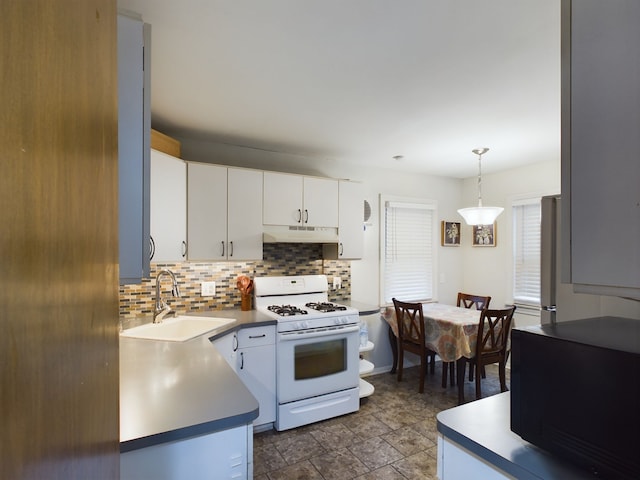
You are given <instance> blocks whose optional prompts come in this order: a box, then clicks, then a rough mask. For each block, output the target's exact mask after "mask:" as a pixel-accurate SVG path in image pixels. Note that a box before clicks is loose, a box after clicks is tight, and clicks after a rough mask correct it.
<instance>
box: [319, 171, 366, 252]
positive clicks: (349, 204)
mask: <svg viewBox="0 0 640 480" xmlns="http://www.w3.org/2000/svg"><path fill="white" fill-rule="evenodd" d="M339 207H340V210H339V215H340V218H339V220H340V222H339V226H338V245H337V247H334V246H333V245H327V246H326V247H325V249H324V251H325V254H324V257H325V258H337V259H340V260H347V259H358V258H362V253H363V251H364V187H363V186H362V183H358V182H350V181H348V180H340V183H339ZM331 250H335V254H333V253H329V252H330V251H331Z"/></svg>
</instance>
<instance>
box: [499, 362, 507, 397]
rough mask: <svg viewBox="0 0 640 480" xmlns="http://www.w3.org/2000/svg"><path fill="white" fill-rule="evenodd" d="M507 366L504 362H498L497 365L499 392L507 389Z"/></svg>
mask: <svg viewBox="0 0 640 480" xmlns="http://www.w3.org/2000/svg"><path fill="white" fill-rule="evenodd" d="M506 370H507V366H506V362H500V365H499V367H498V375H499V376H500V391H501V392H506V391H507V390H508V388H507V372H506Z"/></svg>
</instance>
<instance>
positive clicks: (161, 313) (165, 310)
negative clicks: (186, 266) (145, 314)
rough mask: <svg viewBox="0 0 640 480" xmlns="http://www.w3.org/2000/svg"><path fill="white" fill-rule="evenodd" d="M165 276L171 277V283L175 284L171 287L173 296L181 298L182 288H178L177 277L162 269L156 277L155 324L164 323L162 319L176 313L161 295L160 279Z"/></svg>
mask: <svg viewBox="0 0 640 480" xmlns="http://www.w3.org/2000/svg"><path fill="white" fill-rule="evenodd" d="M163 275H169V276H170V277H171V281H172V282H173V284H172V286H171V294H172V295H173V296H174V297H178V298H180V288H179V287H178V281H177V280H176V276H175V275H174V273H173V272H172V271H171V270H167V269H162V270H160V271H159V272H158V274H157V275H156V307H155V309H154V312H153V323H162V319H163V318H164V317H165V316H167V315H169V314H170V313H173V314H175V313H176V312H175V311H173V310H171V307H170V306H169V305H168V304H167V303H166V302H165V301H164V300H163V299H162V296H161V294H160V278H161V277H162V276H163Z"/></svg>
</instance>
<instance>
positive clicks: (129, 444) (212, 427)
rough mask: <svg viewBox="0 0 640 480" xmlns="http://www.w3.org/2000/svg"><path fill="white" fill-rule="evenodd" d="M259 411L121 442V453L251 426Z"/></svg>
mask: <svg viewBox="0 0 640 480" xmlns="http://www.w3.org/2000/svg"><path fill="white" fill-rule="evenodd" d="M258 414H259V409H258V408H256V409H255V410H252V411H250V412H246V413H242V414H239V415H234V416H232V417H226V418H222V419H218V420H213V421H211V422H205V423H200V424H198V425H190V426H188V427H183V428H179V429H176V430H172V431H170V432H162V433H158V434H156V435H150V436H148V437H142V438H136V439H133V440H127V441H124V442H120V453H126V452H132V451H134V450H140V449H141V448H146V447H152V446H154V445H160V444H163V443H169V442H175V441H178V440H184V439H187V438H191V437H197V436H200V435H209V434H212V433H216V432H219V431H222V430H227V429H229V428H235V427H239V426H241V425H244V424H251V422H253V421H254V420H255V419H256V418H258Z"/></svg>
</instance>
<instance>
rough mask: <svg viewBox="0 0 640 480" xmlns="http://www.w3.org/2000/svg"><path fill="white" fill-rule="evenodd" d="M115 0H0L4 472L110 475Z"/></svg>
mask: <svg viewBox="0 0 640 480" xmlns="http://www.w3.org/2000/svg"><path fill="white" fill-rule="evenodd" d="M116 14H117V5H116V1H115V0H75V1H72V0H61V1H57V2H51V1H49V0H28V1H8V2H1V3H0V118H1V121H0V166H1V174H0V205H1V207H2V208H0V412H1V414H2V423H1V427H0V455H1V458H0V478H3V479H4V478H6V479H14V480H15V479H31V478H33V479H36V478H37V479H43V478H46V479H65V480H68V479H99V478H104V479H117V478H118V477H119V451H118V449H119V422H118V406H119V400H118V212H117V204H118V199H117V193H118V184H117V178H118V177H117V161H118V156H117V59H116V51H117V50H116Z"/></svg>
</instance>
